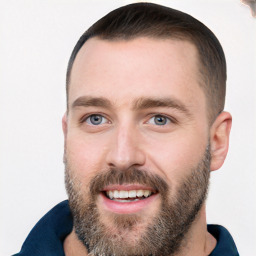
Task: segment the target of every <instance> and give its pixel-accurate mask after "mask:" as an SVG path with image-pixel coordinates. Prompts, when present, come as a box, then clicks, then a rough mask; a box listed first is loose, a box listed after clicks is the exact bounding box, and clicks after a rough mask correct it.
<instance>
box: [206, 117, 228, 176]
mask: <svg viewBox="0 0 256 256" xmlns="http://www.w3.org/2000/svg"><path fill="white" fill-rule="evenodd" d="M231 125H232V116H231V115H230V113H228V112H222V113H221V114H219V115H218V117H217V118H216V120H215V121H214V123H213V125H212V127H211V131H210V141H211V166H210V170H211V171H215V170H218V169H219V168H220V167H221V166H222V165H223V163H224V160H225V158H226V156H227V153H228V146H229V134H230V129H231Z"/></svg>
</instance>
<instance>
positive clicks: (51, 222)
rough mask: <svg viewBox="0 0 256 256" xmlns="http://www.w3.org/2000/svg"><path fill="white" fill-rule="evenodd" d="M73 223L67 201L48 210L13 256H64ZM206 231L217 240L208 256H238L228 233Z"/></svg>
mask: <svg viewBox="0 0 256 256" xmlns="http://www.w3.org/2000/svg"><path fill="white" fill-rule="evenodd" d="M72 227H73V221H72V215H71V212H70V209H69V206H68V201H67V200H66V201H63V202H61V203H59V204H58V205H57V206H55V207H54V208H53V209H52V210H50V211H49V212H48V213H47V214H46V215H45V216H44V217H43V218H42V219H41V220H40V221H39V222H38V223H37V224H36V225H35V227H34V228H33V229H32V230H31V232H30V233H29V235H28V237H27V239H26V240H25V242H24V244H23V246H22V248H21V251H20V252H19V253H18V254H15V255H14V256H31V255H36V256H46V255H47V256H65V254H64V250H63V241H64V239H65V237H66V236H67V235H68V234H69V233H70V232H71V231H72ZM207 228H208V231H209V232H210V233H211V234H212V235H213V236H214V237H215V238H216V239H217V246H216V247H215V249H214V250H213V252H212V253H211V254H210V256H239V254H238V252H237V249H236V245H235V243H234V241H233V238H232V237H231V235H230V234H229V232H228V231H227V230H226V229H225V228H224V227H222V226H219V225H208V226H207Z"/></svg>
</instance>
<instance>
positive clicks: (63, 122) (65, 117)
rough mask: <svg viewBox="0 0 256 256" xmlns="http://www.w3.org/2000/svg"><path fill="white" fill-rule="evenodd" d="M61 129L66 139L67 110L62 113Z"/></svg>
mask: <svg viewBox="0 0 256 256" xmlns="http://www.w3.org/2000/svg"><path fill="white" fill-rule="evenodd" d="M62 131H63V134H64V138H65V139H66V137H67V132H68V125H67V112H66V113H65V114H64V116H63V117H62Z"/></svg>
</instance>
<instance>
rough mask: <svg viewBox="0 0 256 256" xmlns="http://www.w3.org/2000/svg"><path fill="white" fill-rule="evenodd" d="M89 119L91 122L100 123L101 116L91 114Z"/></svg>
mask: <svg viewBox="0 0 256 256" xmlns="http://www.w3.org/2000/svg"><path fill="white" fill-rule="evenodd" d="M90 121H91V123H92V124H100V123H101V121H102V117H101V116H98V115H93V116H91V117H90Z"/></svg>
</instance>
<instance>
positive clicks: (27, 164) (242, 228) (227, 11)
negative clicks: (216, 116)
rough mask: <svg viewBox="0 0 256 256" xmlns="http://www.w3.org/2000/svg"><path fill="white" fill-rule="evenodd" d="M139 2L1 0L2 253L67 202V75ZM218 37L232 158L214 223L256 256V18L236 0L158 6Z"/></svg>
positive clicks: (213, 199) (211, 203)
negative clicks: (111, 17) (84, 37)
mask: <svg viewBox="0 0 256 256" xmlns="http://www.w3.org/2000/svg"><path fill="white" fill-rule="evenodd" d="M130 2H132V1H120V0H119V1H117V0H115V1H114V0H112V1H110V0H109V1H107V0H105V1H95V0H94V1H85V0H84V1H82V0H80V1H78V0H76V1H74V0H73V1H71V0H69V1H68V0H66V1H65V0H62V1H61V0H44V1H43V0H41V1H37V0H30V1H28V0H27V1H25V0H16V1H13V0H9V1H7V0H6V1H1V0H0V189H1V190H0V200H1V201H0V232H1V233H0V255H1V256H5V255H11V254H13V253H16V252H18V251H19V250H20V247H21V245H22V243H23V241H24V239H25V238H26V236H27V234H28V233H29V231H30V230H31V228H32V227H33V226H34V225H35V223H36V222H37V221H38V220H39V219H40V218H41V217H42V216H43V215H44V214H45V213H46V212H47V211H48V210H49V209H50V208H51V207H53V206H54V205H55V204H57V203H58V202H60V201H62V200H64V199H66V193H65V189H64V175H63V173H64V172H63V170H64V167H63V164H62V154H63V136H62V130H61V117H62V115H63V113H64V112H65V72H66V66H67V62H68V59H69V56H70V54H71V51H72V49H73V47H74V45H75V43H76V41H77V40H78V38H79V37H80V35H81V34H82V33H83V32H84V31H85V30H86V29H87V28H88V27H89V26H90V25H91V24H92V23H93V22H95V21H96V20H97V19H99V18H100V17H102V16H103V15H105V14H106V13H107V12H109V11H111V10H113V9H114V8H116V7H119V6H121V5H124V4H127V3H130ZM155 2H157V3H161V4H165V5H169V6H171V7H173V8H177V9H180V10H182V11H185V12H187V13H189V14H192V15H193V16H195V17H196V18H198V19H199V20H201V21H202V22H203V23H205V24H206V25H207V26H208V27H209V28H210V29H212V30H213V31H214V33H215V34H216V35H217V37H218V38H219V40H220V41H221V43H222V45H223V48H224V51H225V53H226V58H227V64H228V83H227V103H226V110H228V111H230V112H231V113H232V115H233V128H232V133H231V143H230V151H229V154H228V158H227V160H226V163H225V164H224V166H223V167H222V168H221V169H220V170H219V171H217V172H214V173H212V178H211V188H210V194H209V199H208V207H207V211H208V223H217V224H221V225H224V226H225V227H226V228H228V230H229V231H230V232H231V234H232V235H233V237H234V240H235V242H236V244H237V247H238V249H239V251H240V254H241V255H242V256H255V255H256V243H255V241H256V221H255V219H256V217H255V216H256V203H255V202H256V201H255V198H256V163H255V157H256V140H255V139H256V138H255V137H256V136H255V134H256V122H255V121H256V115H255V114H256V106H255V105H256V104H255V101H256V89H255V85H256V48H255V47H256V19H254V18H252V16H251V13H250V9H249V7H247V6H244V5H242V4H241V3H240V2H239V1H238V0H229V1H228V0H222V1H217V0H215V1H214V0H212V1H206V0H202V1H200V0H194V1H192V0H176V1H175V0H174V1H155Z"/></svg>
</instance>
